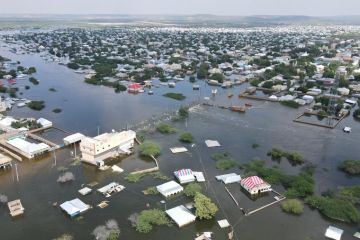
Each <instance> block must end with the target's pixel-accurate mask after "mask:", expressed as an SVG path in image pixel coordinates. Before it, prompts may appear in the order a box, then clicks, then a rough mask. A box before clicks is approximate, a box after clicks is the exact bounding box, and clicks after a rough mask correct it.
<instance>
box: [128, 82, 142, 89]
mask: <svg viewBox="0 0 360 240" xmlns="http://www.w3.org/2000/svg"><path fill="white" fill-rule="evenodd" d="M128 88H129V89H141V88H143V86H142V85H141V84H140V83H132V84H130V85H129V86H128Z"/></svg>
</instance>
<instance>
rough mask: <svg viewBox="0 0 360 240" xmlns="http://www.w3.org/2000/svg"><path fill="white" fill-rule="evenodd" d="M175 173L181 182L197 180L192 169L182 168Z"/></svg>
mask: <svg viewBox="0 0 360 240" xmlns="http://www.w3.org/2000/svg"><path fill="white" fill-rule="evenodd" d="M174 175H175V177H176V178H177V180H178V181H179V182H180V183H181V184H184V183H189V182H194V181H195V176H194V174H193V172H192V170H191V169H181V170H178V171H175V172H174Z"/></svg>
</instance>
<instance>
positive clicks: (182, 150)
mask: <svg viewBox="0 0 360 240" xmlns="http://www.w3.org/2000/svg"><path fill="white" fill-rule="evenodd" d="M170 151H171V152H172V153H182V152H187V151H188V150H187V148H186V147H173V148H170Z"/></svg>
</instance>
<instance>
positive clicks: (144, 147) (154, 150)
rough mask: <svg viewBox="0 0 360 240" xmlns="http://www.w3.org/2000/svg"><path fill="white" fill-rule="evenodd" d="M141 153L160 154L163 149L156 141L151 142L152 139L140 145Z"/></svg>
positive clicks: (148, 155) (144, 154) (146, 154)
mask: <svg viewBox="0 0 360 240" xmlns="http://www.w3.org/2000/svg"><path fill="white" fill-rule="evenodd" d="M139 148H140V154H141V155H142V156H147V157H150V156H154V157H155V156H158V155H160V153H161V149H160V146H159V145H158V144H157V143H155V142H151V141H145V142H144V143H142V144H141V145H140V147H139Z"/></svg>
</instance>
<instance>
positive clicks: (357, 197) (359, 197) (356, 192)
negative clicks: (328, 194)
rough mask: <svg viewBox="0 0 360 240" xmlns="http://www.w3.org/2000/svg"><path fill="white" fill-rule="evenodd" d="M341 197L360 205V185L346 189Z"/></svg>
mask: <svg viewBox="0 0 360 240" xmlns="http://www.w3.org/2000/svg"><path fill="white" fill-rule="evenodd" d="M340 196H341V197H343V198H345V199H347V200H349V201H351V202H353V203H360V185H356V186H351V187H344V188H343V189H342V190H341V191H340Z"/></svg>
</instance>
